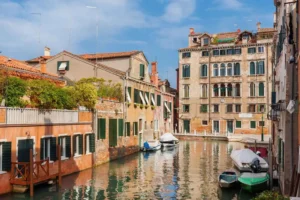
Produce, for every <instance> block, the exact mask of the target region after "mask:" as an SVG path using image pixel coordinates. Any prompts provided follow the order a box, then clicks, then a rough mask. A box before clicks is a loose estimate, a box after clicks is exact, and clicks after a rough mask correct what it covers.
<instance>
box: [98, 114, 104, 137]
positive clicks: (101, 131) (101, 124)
mask: <svg viewBox="0 0 300 200" xmlns="http://www.w3.org/2000/svg"><path fill="white" fill-rule="evenodd" d="M105 138H106V119H105V118H100V119H98V124H97V139H98V140H99V139H105Z"/></svg>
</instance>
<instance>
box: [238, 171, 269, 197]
mask: <svg viewBox="0 0 300 200" xmlns="http://www.w3.org/2000/svg"><path fill="white" fill-rule="evenodd" d="M238 181H239V182H240V183H241V187H242V189H244V190H247V191H248V192H260V191H263V190H266V189H267V188H268V183H269V175H268V174H267V173H265V172H261V173H250V172H245V173H242V174H241V176H240V177H239V178H238Z"/></svg>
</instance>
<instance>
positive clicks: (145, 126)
mask: <svg viewBox="0 0 300 200" xmlns="http://www.w3.org/2000/svg"><path fill="white" fill-rule="evenodd" d="M144 130H147V121H145V123H144Z"/></svg>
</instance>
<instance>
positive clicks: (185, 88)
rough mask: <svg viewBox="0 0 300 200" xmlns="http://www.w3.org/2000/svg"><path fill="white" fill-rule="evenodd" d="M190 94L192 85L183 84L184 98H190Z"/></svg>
mask: <svg viewBox="0 0 300 200" xmlns="http://www.w3.org/2000/svg"><path fill="white" fill-rule="evenodd" d="M189 96H190V86H189V85H183V98H189Z"/></svg>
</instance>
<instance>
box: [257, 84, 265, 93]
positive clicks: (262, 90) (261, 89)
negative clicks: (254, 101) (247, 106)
mask: <svg viewBox="0 0 300 200" xmlns="http://www.w3.org/2000/svg"><path fill="white" fill-rule="evenodd" d="M264 90H265V87H264V83H262V82H261V83H259V85H258V95H259V96H260V97H263V96H265V91H264Z"/></svg>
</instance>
